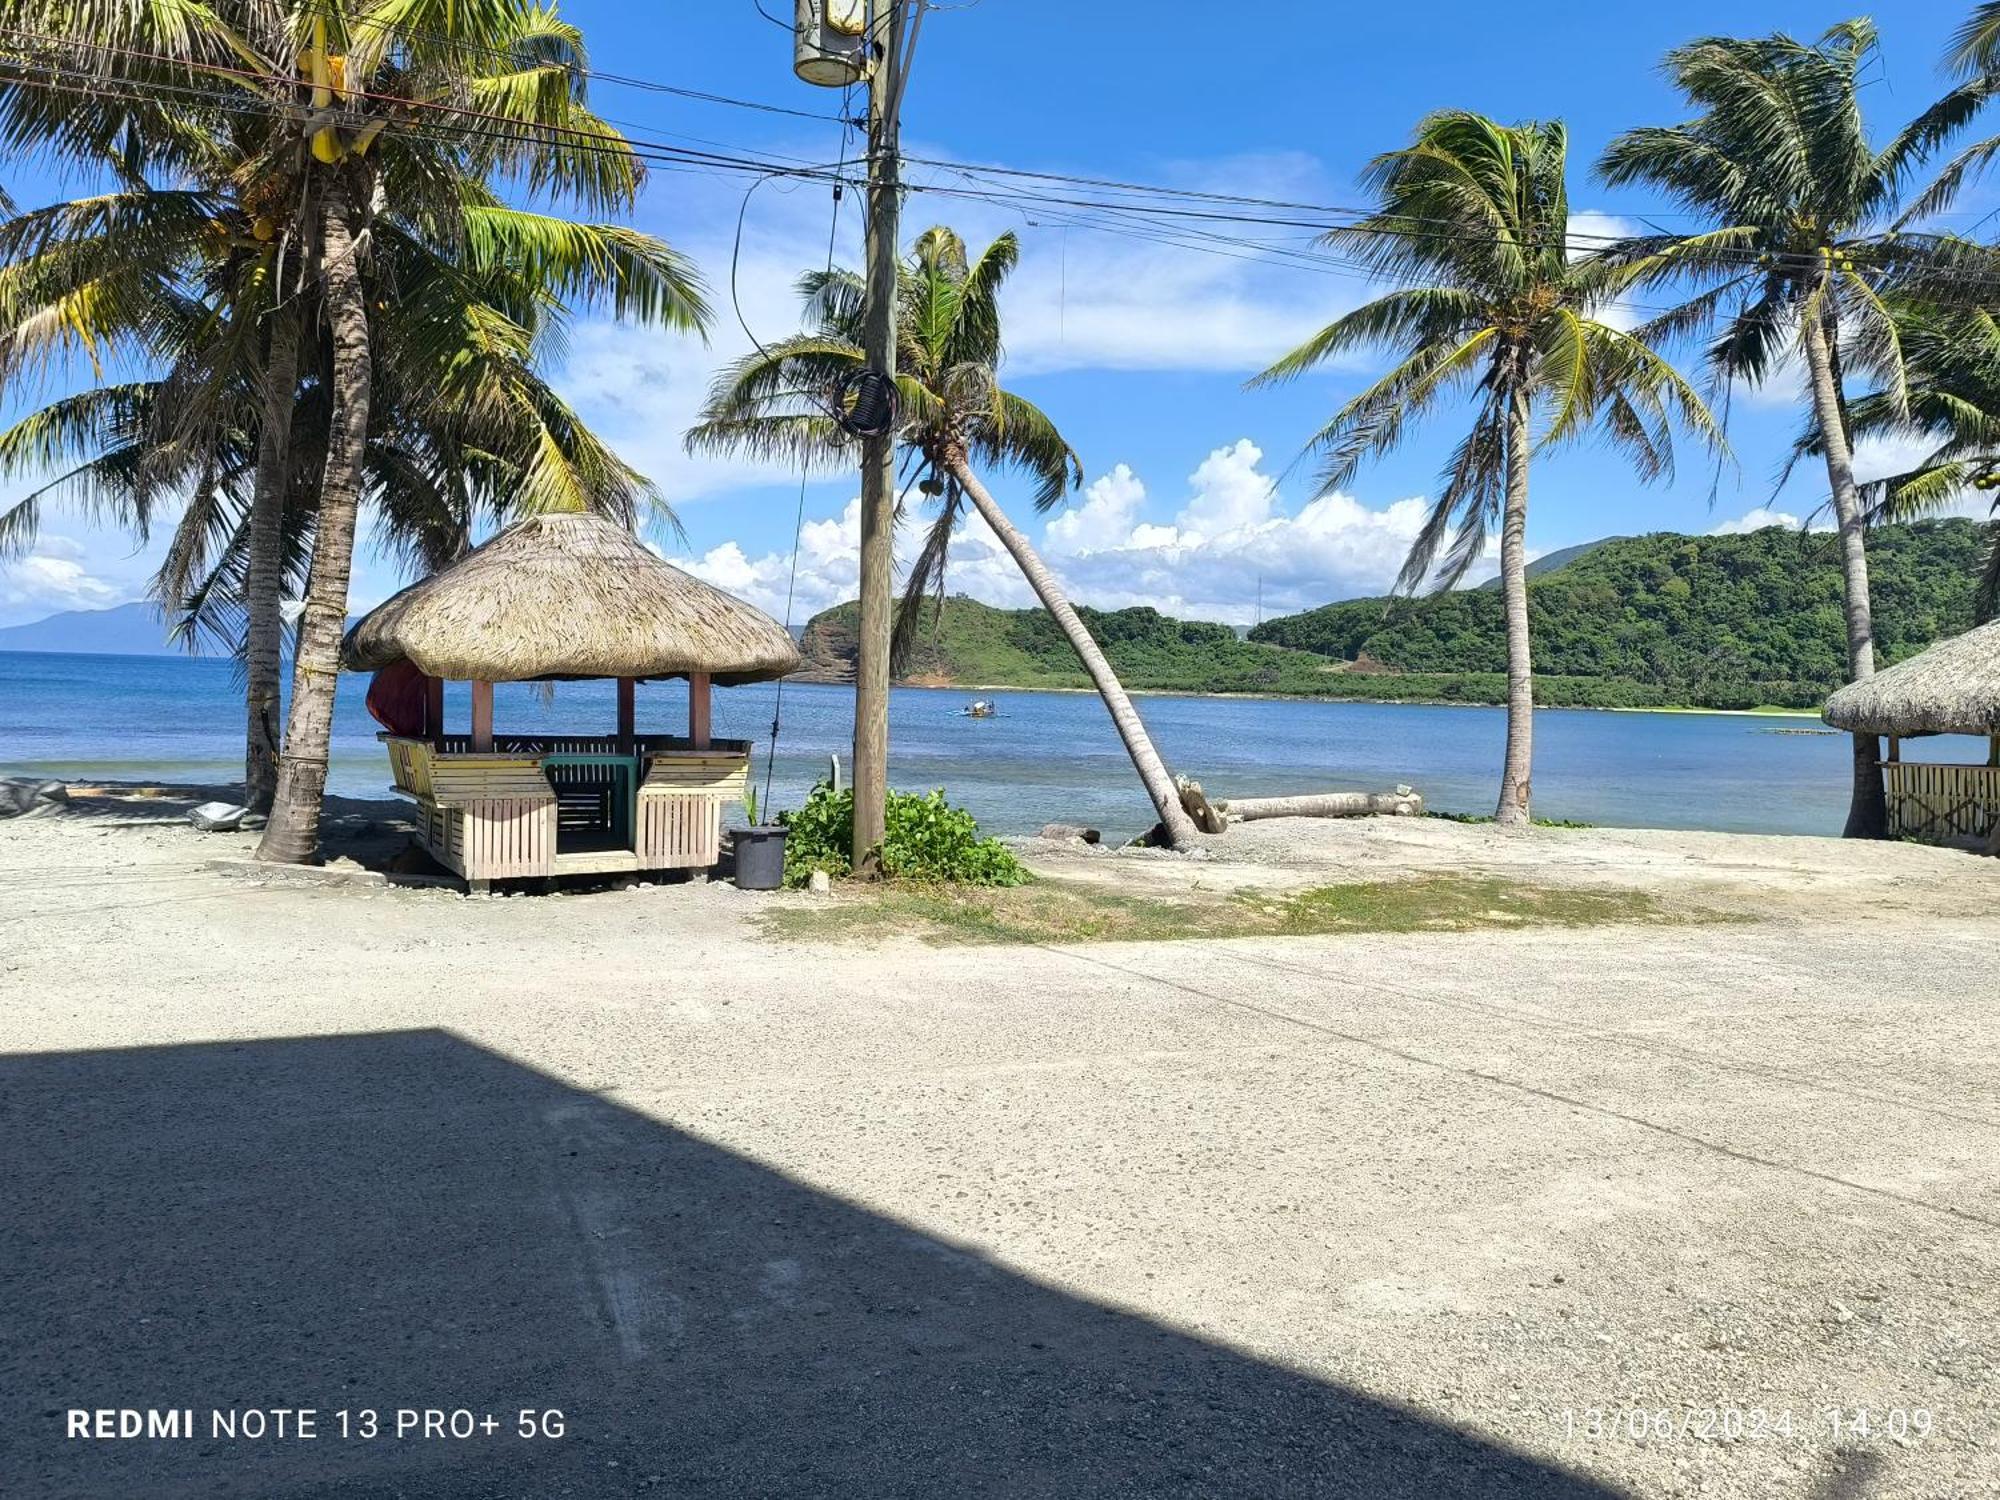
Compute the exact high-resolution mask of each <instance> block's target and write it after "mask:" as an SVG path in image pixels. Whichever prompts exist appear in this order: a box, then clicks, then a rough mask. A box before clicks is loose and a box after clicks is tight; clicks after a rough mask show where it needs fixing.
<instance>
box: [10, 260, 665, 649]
mask: <svg viewBox="0 0 2000 1500" xmlns="http://www.w3.org/2000/svg"><path fill="white" fill-rule="evenodd" d="M407 248H409V249H412V250H414V249H415V248H416V247H407ZM413 260H415V261H416V262H417V263H416V264H409V265H404V266H402V267H400V268H399V269H398V271H397V275H396V280H397V282H398V284H399V285H400V286H401V287H403V289H404V295H403V297H402V299H401V302H400V304H399V306H400V310H401V316H399V317H398V318H397V319H396V320H394V321H393V322H391V323H389V324H386V325H385V327H384V328H383V330H382V331H381V332H380V333H379V334H378V336H377V339H376V349H377V352H378V354H379V355H380V356H381V357H380V358H378V359H377V360H376V361H375V376H376V386H375V390H374V392H373V394H372V396H371V410H372V412H373V416H372V418H371V422H370V426H371V428H372V431H371V434H370V437H369V442H368V450H367V466H368V468H367V472H368V479H367V488H366V495H367V499H368V502H369V504H370V507H371V509H372V511H373V513H374V514H375V516H376V518H377V521H378V529H379V532H380V535H381V538H382V540H383V541H384V542H385V543H386V544H387V545H388V546H390V547H391V548H393V549H394V550H396V551H397V552H398V553H399V554H400V555H401V556H402V557H403V559H404V560H405V562H406V563H407V565H408V566H409V568H410V569H411V571H413V572H416V573H427V572H431V571H435V570H436V569H437V568H439V567H442V566H444V565H445V564H446V563H448V562H451V561H453V560H455V559H456V558H457V557H459V556H460V555H462V554H463V552H464V551H465V550H466V549H467V548H468V547H469V546H470V545H471V544H472V540H473V538H474V536H475V535H476V534H477V533H478V532H479V531H481V530H484V529H490V528H491V527H493V526H497V525H499V524H501V523H502V522H504V521H505V520H507V519H510V518H512V517H514V516H516V515H521V514H528V513H534V512H539V511H548V510H576V509H588V510H593V511H597V512H599V513H602V514H606V515H610V516H612V517H614V518H615V519H617V520H619V521H620V522H621V523H623V524H626V525H631V524H634V523H635V522H636V521H637V520H638V519H639V517H640V515H641V514H642V513H651V514H653V515H656V516H659V517H662V518H664V519H666V520H668V521H669V522H672V521H673V516H672V512H671V510H670V509H669V508H668V507H667V506H666V505H665V504H664V502H663V501H662V500H661V499H660V497H659V496H658V494H657V492H656V491H655V489H654V487H653V486H652V484H651V483H650V482H649V481H648V480H646V479H645V478H644V477H643V476H641V475H639V474H638V473H637V472H636V471H634V470H632V469H631V468H630V467H629V466H628V465H626V464H624V463H623V462H622V461H621V460H619V459H618V457H617V456H616V454H614V453H613V452H611V450H610V449H609V448H608V447H606V445H605V444H604V443H603V441H602V440H601V439H600V438H599V437H597V435H596V434H595V433H593V432H592V431H591V430H590V428H589V427H588V426H587V425H586V424H585V423H583V422H582V421H581V419H580V418H579V417H578V416H577V415H576V413H575V412H574V411H572V410H571V409H570V408H569V407H568V405H567V404H566V403H564V402H563V401H562V400H561V398H560V397H559V396H557V395H556V393H555V392H554V391H553V390H552V389H551V388H550V387H549V386H548V385H547V383H546V382H545V381H544V380H543V379H542V378H541V377H540V376H539V375H538V374H537V373H536V371H535V369H534V358H533V345H534V342H535V339H534V335H533V333H532V331H531V330H529V329H527V328H523V327H521V326H519V325H517V324H515V323H513V322H512V320H511V319H510V318H508V317H507V316H506V315H505V314H504V313H502V312H501V311H500V310H499V309H498V308H496V307H494V306H491V305H489V304H487V303H484V302H474V303H471V304H467V305H463V306H461V305H458V304H457V302H456V300H455V298H456V297H458V296H462V295H464V294H465V293H466V292H467V291H469V290H470V288H468V287H467V286H465V285H464V282H465V278H464V277H462V276H460V275H457V274H455V273H452V272H451V271H450V270H449V268H441V267H440V268H436V269H437V270H438V271H439V272H441V273H442V274H426V273H425V269H424V267H423V265H422V260H423V257H422V256H421V255H416V256H413ZM440 294H442V295H440ZM500 300H507V301H514V302H519V301H522V300H523V299H522V298H520V297H519V296H518V295H516V296H512V297H508V298H505V299H500ZM440 319H441V320H443V323H444V326H443V327H442V328H439V327H436V326H433V325H434V323H435V322H436V321H437V320H440ZM193 321H198V322H200V323H203V324H207V323H211V322H212V321H213V320H212V319H210V318H206V317H203V318H199V319H195V320H193ZM312 326H314V327H316V326H317V325H316V323H313V324H312ZM454 338H455V342H454ZM328 353H329V351H328V350H327V349H326V348H325V340H324V337H323V336H322V337H319V338H318V339H317V340H316V342H315V346H314V347H313V349H311V350H310V351H308V354H309V358H308V366H309V369H308V374H309V375H310V378H309V379H307V380H306V381H305V383H304V384H303V386H302V387H301V388H300V390H299V392H298V394H297V399H296V402H295V404H288V405H287V406H286V408H285V426H286V431H287V434H288V448H289V455H288V457H289V461H288V462H287V464H286V465H285V466H284V469H283V471H282V474H283V479H284V485H285V489H284V493H283V495H282V496H281V497H280V504H279V505H278V506H277V507H276V509H277V510H278V512H279V514H280V517H281V526H280V536H279V549H278V551H279V573H280V578H281V586H280V589H279V590H278V593H279V597H281V598H282V597H285V596H286V595H288V594H289V595H291V596H296V594H297V592H298V591H299V590H300V589H301V588H302V587H303V585H304V582H305V571H306V562H307V559H308V557H309V554H310V549H311V544H312V536H313V526H312V523H313V518H314V515H315V512H316V508H317V507H316V501H317V484H318V474H319V470H320V468H321V466H322V464H323V462H324V457H323V456H324V451H325V441H326V426H327V421H326V419H327V404H328V402H327V398H328V389H327V384H326V381H325V380H324V379H323V378H321V377H322V376H323V373H324V367H325V365H326V363H327V359H328ZM174 373H175V372H174V371H173V370H172V369H170V370H169V373H168V374H166V375H163V376H160V377H158V378H154V379H149V380H144V381H133V382H126V383H120V384H113V385H107V386H102V387H97V388H93V389H89V390H85V391H81V392H77V393H74V394H71V395H67V396H64V397H62V398H60V399H58V400H56V401H53V402H51V403H49V404H48V405H46V406H45V407H43V408H42V409H40V410H38V411H35V412H32V413H30V414H28V415H27V416H25V417H23V418H21V419H20V420H19V421H18V422H16V423H15V424H14V425H13V426H12V427H10V428H8V429H6V430H4V431H0V477H7V478H13V477H16V476H22V475H35V476H39V477H42V478H43V479H44V482H43V483H42V484H41V485H40V486H39V487H38V488H36V489H34V490H32V491H30V492H29V493H28V494H27V495H26V496H24V497H22V498H21V499H20V500H19V501H18V502H16V503H15V504H14V505H13V506H12V507H10V508H9V509H8V510H6V511H4V512H0V530H7V529H10V528H12V529H15V530H18V531H21V532H24V533H25V532H27V531H30V530H31V529H32V523H33V522H34V520H35V513H36V512H37V511H38V510H39V509H40V508H41V507H43V506H44V505H47V504H49V503H51V502H56V503H62V502H70V503H77V502H81V503H83V504H85V505H91V506H94V507H95V508H97V509H98V510H99V511H101V512H104V513H107V514H109V515H111V516H113V517H116V518H119V519H122V520H123V521H124V522H125V523H126V524H127V525H129V526H130V527H131V528H132V529H133V530H135V531H138V532H140V533H141V534H142V535H143V533H144V531H145V529H146V527H147V525H148V524H149V523H150V522H151V520H152V519H153V516H154V513H155V511H156V509H157V506H156V504H155V502H156V501H157V500H158V498H159V497H160V496H161V495H162V494H166V495H171V496H173V497H175V498H176V499H177V500H184V501H185V504H184V508H183V509H182V510H181V514H180V517H179V520H178V522H177V523H176V524H175V525H174V527H173V529H172V533H171V538H170V541H169V545H168V547H167V551H166V556H165V559H164V561H163V562H162V565H161V568H160V571H159V574H158V576H157V577H156V578H155V580H154V585H153V593H154V595H155V597H156V598H157V599H159V600H160V602H161V603H162V605H163V606H165V607H166V608H168V609H169V610H171V611H172V612H173V613H174V614H175V615H176V616H178V618H177V620H176V632H177V633H178V634H181V635H183V636H184V637H186V638H188V639H190V640H194V639H201V640H207V641H213V642H215V643H217V644H220V645H223V646H225V647H226V648H227V649H230V650H232V651H237V652H239V653H240V652H241V651H242V648H243V641H244V618H245V615H246V613H247V595H248V593H249V585H248V583H247V581H246V580H247V575H248V573H249V560H250V556H251V553H252V551H253V549H254V547H255V545H257V544H256V543H255V542H254V541H253V539H252V537H251V529H252V518H253V516H255V515H256V514H257V513H258V509H259V506H260V504H261V503H262V502H261V501H260V499H259V497H258V496H257V495H256V493H255V487H256V485H257V483H258V482H260V481H261V479H262V476H263V473H264V463H263V446H262V436H263V434H262V432H261V431H260V420H261V417H262V415H263V406H262V402H261V399H260V394H259V392H258V391H257V390H256V389H255V387H254V385H253V384H252V381H251V380H250V379H249V378H247V377H246V378H240V379H239V380H238V381H237V383H236V386H235V388H234V389H233V390H232V391H231V392H230V394H229V395H228V397H227V399H226V400H225V401H224V402H223V403H222V406H221V411H220V420H219V421H218V422H217V423H216V424H215V427H214V430H213V432H212V434H211V441H210V442H209V443H208V444H207V445H206V446H204V447H203V448H202V449H201V450H200V451H199V452H192V451H182V452H179V453H171V452H169V454H168V456H167V457H166V458H163V457H162V454H163V444H162V437H161V434H162V432H163V430H164V429H166V428H167V426H168V424H167V423H166V422H165V421H164V420H163V419H162V417H161V415H160V412H161V409H162V408H164V407H172V406H174V405H175V401H176V396H177V395H178V394H179V391H178V390H177V388H176V382H175V379H174Z"/></svg>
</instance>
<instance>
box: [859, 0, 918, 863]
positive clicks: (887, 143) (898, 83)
mask: <svg viewBox="0 0 2000 1500" xmlns="http://www.w3.org/2000/svg"><path fill="white" fill-rule="evenodd" d="M910 3H915V4H916V5H917V6H918V7H919V13H920V14H921V7H922V5H923V0H875V3H874V16H873V17H872V18H871V19H873V20H875V21H876V23H877V24H874V25H871V26H870V28H869V34H870V36H871V38H872V39H873V40H874V42H875V44H876V46H877V47H878V48H879V49H880V50H879V52H878V53H877V54H876V57H875V68H874V71H873V72H872V73H870V74H869V78H868V231H867V250H868V273H867V290H866V300H865V302H864V304H863V311H862V326H861V343H862V352H863V355H864V356H865V357H866V359H867V362H868V366H869V368H870V369H871V370H877V371H880V372H881V373H882V374H883V375H886V376H888V377H889V378H890V379H892V380H893V379H894V378H895V374H896V261H897V254H898V250H899V245H898V239H897V237H898V233H899V218H900V213H899V210H900V208H901V204H900V201H899V199H900V194H901V192H902V183H901V174H900V162H899V160H898V155H897V151H898V120H897V115H898V113H899V111H900V107H901V104H902V92H903V91H902V81H903V78H904V77H905V75H906V71H907V69H908V66H909V61H908V59H907V58H906V57H899V56H898V54H899V53H900V52H901V51H902V50H903V48H902V46H901V43H902V36H903V16H904V11H905V8H906V6H907V5H908V4H910ZM895 510H896V433H895V432H894V430H893V428H892V430H890V431H888V432H885V433H883V434H881V435H880V436H877V437H870V438H864V439H863V440H862V446H861V635H860V640H859V642H858V643H857V644H858V650H857V653H856V659H855V667H854V869H855V871H856V873H857V874H863V875H872V874H874V873H876V868H875V866H876V848H877V846H878V845H879V844H880V843H881V842H882V832H883V814H884V809H885V808H886V806H887V804H888V799H889V636H890V631H891V628H892V626H893V624H894V619H893V615H894V611H895V589H896V554H895V528H896V516H895Z"/></svg>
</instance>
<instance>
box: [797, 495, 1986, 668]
mask: <svg viewBox="0 0 2000 1500" xmlns="http://www.w3.org/2000/svg"><path fill="white" fill-rule="evenodd" d="M1984 546H1985V539H1984V533H1983V529H1982V528H1981V527H1979V526H1977V525H1975V524H1974V523H1973V522H1971V521H1958V520H1953V521H1927V522H1918V523H1916V524H1914V525H1909V526H1888V527H1884V528H1882V529H1881V530H1880V531H1878V532H1876V533H1875V534H1874V536H1873V538H1872V540H1871V542H1870V544H1869V558H1870V570H1871V575H1872V578H1873V583H1874V597H1875V623H1876V632H1877V641H1878V649H1879V651H1880V653H1881V659H1882V660H1883V661H1884V662H1890V661H1897V660H1900V659H1901V658H1903V657H1905V656H1908V655H1909V654H1910V653H1912V652H1914V651H1917V650H1920V649H1921V648H1923V647H1924V646H1926V645H1929V644H1930V643H1931V642H1932V641H1933V640H1936V639H1938V638H1939V637H1941V636H1946V635H1953V634H1956V633H1957V632H1959V631H1961V630H1964V629H1966V628H1967V627H1969V626H1970V625H1971V623H1972V590H1973V581H1974V579H1975V578H1976V577H1977V574H1978V567H1979V563H1980V560H1981V557H1982V556H1983V551H1982V549H1983V548H1984ZM1555 556H1559V555H1555V554H1552V557H1555ZM1545 561H1547V560H1545ZM1528 597H1529V609H1530V611H1531V614H1532V617H1533V626H1534V631H1535V666H1536V676H1535V696H1536V700H1537V701H1538V702H1541V703H1545V704H1549V705H1551V706H1558V707H1590V708H1623V707H1669V706H1688V707H1701V708H1751V707H1759V706H1763V705H1781V706H1787V707H1809V706H1812V705H1816V704H1817V703H1819V701H1820V700H1821V699H1823V698H1824V697H1825V696H1826V694H1827V693H1828V692H1829V691H1831V690H1832V689H1833V688H1834V687H1835V686H1837V685H1838V684H1839V682H1840V680H1841V675H1842V671H1843V667H1844V662H1845V653H1844V648H1843V645H1842V642H1843V641H1844V639H1845V636H1844V634H1843V630H1842V625H1841V607H1840V575H1839V571H1838V568H1837V564H1836V558H1835V554H1834V539H1833V538H1832V537H1831V536H1828V535H1822V534H1810V535H1801V534H1799V533H1798V532H1795V531H1787V530H1784V529H1782V528H1778V527H1772V528H1770V529H1767V530H1764V531H1757V532H1751V533H1749V534H1747V535H1742V536H1719V537H1718V536H1683V535H1681V534H1679V533H1675V532H1656V533H1654V534H1652V535H1650V536H1638V537H1614V538H1611V539H1608V540H1606V541H1603V542H1598V543H1593V544H1591V545H1590V546H1588V547H1586V548H1582V549H1575V555H1572V556H1569V557H1567V558H1565V559H1563V560H1562V561H1561V562H1559V563H1557V564H1556V565H1554V566H1545V567H1544V568H1543V569H1541V570H1540V571H1539V572H1538V573H1537V575H1536V576H1535V577H1534V578H1533V579H1532V580H1531V581H1530V583H1529V585H1528ZM1080 613H1081V614H1082V615H1083V617H1084V619H1085V620H1086V621H1087V622H1088V623H1089V625H1090V628H1091V631H1092V633H1093V634H1094V635H1095V636H1096V637H1097V639H1098V641H1099V642H1100V643H1102V645H1103V646H1104V649H1105V653H1106V654H1107V655H1108V656H1109V657H1110V658H1111V664H1112V666H1113V667H1115V668H1116V669H1117V671H1118V675H1119V677H1120V679H1121V680H1122V681H1123V682H1124V683H1125V685H1126V686H1127V687H1128V688H1131V689H1133V690H1135V691H1153V692H1183V693H1282V694H1297V695H1301V696H1310V697H1326V698H1348V699H1368V700H1373V701H1382V702H1395V701H1402V702H1462V703H1499V702H1503V701H1504V700H1505V697H1506V677H1505V669H1506V650H1505V646H1504V643H1503V637H1502V625H1501V616H1500V596H1499V593H1498V592H1497V591H1495V590H1488V589H1463V590H1457V591H1454V592H1452V593H1447V594H1435V595H1430V596H1427V597H1424V598H1420V599H1396V600H1389V599H1357V600H1351V601H1348V602H1346V603H1341V604H1329V605H1325V606H1323V607H1321V608H1319V609H1314V610H1308V611H1306V612H1305V613H1304V614H1297V615H1287V616H1284V617H1282V618H1280V619H1275V620H1267V621H1265V622H1264V623H1263V624H1262V625H1260V626H1258V627H1257V628H1256V629H1255V630H1253V631H1252V632H1251V633H1250V636H1251V638H1250V639H1249V640H1247V641H1244V640H1238V639H1237V637H1236V633H1235V632H1234V631H1233V630H1232V629H1230V627H1229V626H1227V625H1216V624H1207V623H1203V622H1199V621H1188V620H1175V619H1171V618H1169V617H1168V616H1166V615H1163V614H1161V613H1160V612H1159V611H1158V610H1154V609H1120V610H1111V611H1101V610H1094V609H1083V610H1081V611H1080ZM856 617H857V612H856V607H855V606H854V605H853V604H843V605H840V606H838V607H836V608H834V609H829V610H826V611H824V612H822V613H820V614H818V615H815V616H814V617H813V618H812V620H811V621H810V622H809V623H808V624H807V625H806V628H805V632H804V635H803V638H802V639H801V642H800V649H801V650H802V651H803V652H804V654H805V657H806V660H807V662H808V672H809V674H810V675H812V676H816V677H819V678H821V679H823V680H840V679H845V678H850V677H852V676H853V673H854V649H855V648H854V636H855V622H856ZM904 680H905V681H907V682H912V683H922V684H929V685H935V686H960V687H1018V688H1085V687H1088V686H1089V685H1090V681H1089V679H1088V678H1087V677H1085V676H1084V673H1083V669H1082V668H1081V667H1080V666H1078V665H1077V661H1076V657H1075V655H1074V654H1073V653H1072V652H1071V651H1070V649H1069V644H1068V642H1066V641H1065V640H1064V639H1063V638H1062V634H1061V632H1060V631H1058V630H1057V629H1056V624H1055V621H1053V620H1052V619H1050V618H1049V616H1048V615H1047V614H1046V613H1045V612H1044V611H1042V610H1039V609H1028V610H1007V609H995V608H993V607H992V606H990V605H986V604H981V603H979V602H978V601H977V600H973V599H966V598H953V599H950V600H947V601H946V603H945V607H944V609H943V611H942V614H941V617H940V619H939V620H938V621H937V622H936V624H935V625H934V626H933V627H931V628H929V629H927V630H926V631H925V635H924V641H923V644H922V646H921V647H920V649H919V650H918V653H917V658H916V660H915V662H914V663H913V664H912V668H911V670H910V671H909V673H908V674H907V675H906V676H905V678H904Z"/></svg>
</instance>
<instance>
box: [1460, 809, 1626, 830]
mask: <svg viewBox="0 0 2000 1500" xmlns="http://www.w3.org/2000/svg"><path fill="white" fill-rule="evenodd" d="M1424 816H1425V817H1427V818H1442V819H1444V821H1445V822H1447V823H1496V822H1498V821H1499V819H1497V818H1495V817H1494V816H1493V814H1492V813H1469V812H1446V811H1445V810H1444V809H1443V808H1439V807H1432V808H1427V809H1426V810H1425V812H1424ZM1528 821H1529V822H1530V823H1531V824H1533V825H1534V826H1535V827H1537V828H1595V827H1596V826H1597V825H1596V824H1595V823H1579V822H1577V821H1576V819H1574V818H1530V819H1528Z"/></svg>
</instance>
